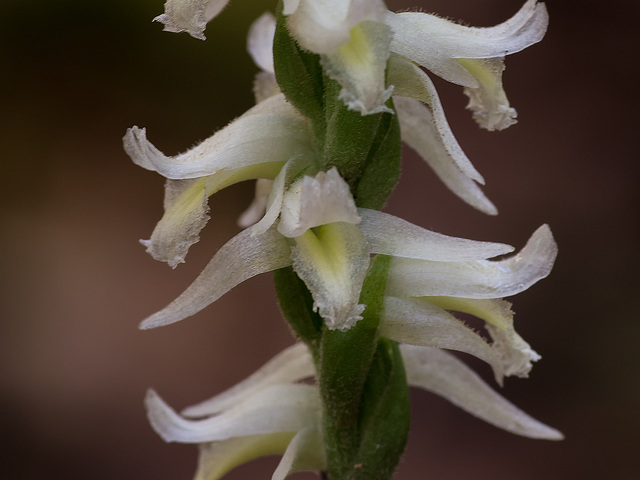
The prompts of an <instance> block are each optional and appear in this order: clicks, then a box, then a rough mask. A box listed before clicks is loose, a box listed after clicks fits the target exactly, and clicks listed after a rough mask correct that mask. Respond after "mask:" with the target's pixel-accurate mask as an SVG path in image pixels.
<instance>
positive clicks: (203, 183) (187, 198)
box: [141, 162, 283, 268]
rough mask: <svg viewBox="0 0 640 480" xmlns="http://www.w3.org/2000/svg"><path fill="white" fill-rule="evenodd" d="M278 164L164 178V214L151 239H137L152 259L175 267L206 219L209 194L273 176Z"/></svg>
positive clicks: (278, 166) (280, 166)
mask: <svg viewBox="0 0 640 480" xmlns="http://www.w3.org/2000/svg"><path fill="white" fill-rule="evenodd" d="M282 166H283V162H271V163H262V164H259V165H253V166H249V167H244V168H238V169H235V170H227V171H222V172H218V173H216V174H213V175H208V176H206V177H200V178H194V179H187V180H167V181H166V182H165V194H164V215H163V216H162V219H161V220H160V221H159V222H158V224H157V225H156V227H155V229H154V230H153V233H152V234H151V238H150V239H149V240H141V243H142V244H143V245H144V246H146V247H147V252H148V253H149V254H151V256H153V258H155V259H156V260H160V261H163V262H167V263H168V264H169V265H170V266H171V267H174V268H175V267H176V265H178V264H179V263H182V262H184V258H185V256H186V255H187V252H188V251H189V247H191V245H193V244H194V243H196V242H197V241H198V240H199V239H200V230H202V228H204V226H205V225H206V223H207V221H208V220H209V215H208V211H209V206H208V202H207V201H208V197H209V196H211V195H213V194H214V193H216V192H217V191H219V190H221V189H223V188H225V187H227V186H229V185H232V184H234V183H238V182H241V181H244V180H249V179H253V178H259V177H263V178H274V177H275V176H276V175H277V174H278V172H279V171H280V170H281V169H282Z"/></svg>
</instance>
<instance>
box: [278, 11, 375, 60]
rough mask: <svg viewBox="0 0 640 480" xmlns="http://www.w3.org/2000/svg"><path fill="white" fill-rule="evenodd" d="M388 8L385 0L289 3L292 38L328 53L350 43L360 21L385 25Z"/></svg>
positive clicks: (312, 48)
mask: <svg viewBox="0 0 640 480" xmlns="http://www.w3.org/2000/svg"><path fill="white" fill-rule="evenodd" d="M385 11H386V8H385V6H384V3H383V2H382V1H381V0H297V1H285V2H284V10H283V13H284V14H285V15H288V17H287V27H288V28H289V31H290V32H291V35H292V36H293V37H294V38H295V39H296V40H297V42H298V43H299V44H300V46H302V48H304V49H306V50H310V51H312V52H314V53H319V54H326V53H331V52H333V51H335V50H336V49H337V48H338V47H340V46H341V45H343V44H345V43H347V42H348V41H349V38H350V32H351V29H352V28H353V27H355V26H356V25H357V24H359V23H360V22H364V21H367V20H370V21H376V22H383V21H384V14H385Z"/></svg>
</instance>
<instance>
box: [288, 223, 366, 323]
mask: <svg viewBox="0 0 640 480" xmlns="http://www.w3.org/2000/svg"><path fill="white" fill-rule="evenodd" d="M295 242H296V244H295V246H292V247H291V258H292V259H293V268H294V270H295V271H296V273H297V274H298V276H299V277H300V278H301V279H302V280H303V281H304V283H305V284H306V285H307V288H309V291H310V292H311V295H312V296H313V309H314V310H315V311H318V312H319V313H320V315H321V316H322V318H323V319H324V321H325V324H326V325H327V327H328V328H330V329H332V330H333V329H340V330H342V331H346V330H348V329H349V328H351V327H352V326H353V325H355V323H356V322H357V321H358V320H361V319H362V316H361V315H360V314H361V313H362V312H363V311H364V305H361V304H359V303H358V300H359V299H360V290H361V289H362V285H363V283H364V277H365V275H366V274H367V268H368V267H369V251H368V249H367V243H366V241H365V238H364V235H363V234H362V232H361V231H360V230H359V229H358V227H357V226H355V225H353V224H351V223H346V222H335V223H328V224H326V225H321V226H319V227H316V228H315V229H313V230H311V229H309V230H307V231H306V232H305V233H304V234H302V235H301V236H299V237H296V238H295Z"/></svg>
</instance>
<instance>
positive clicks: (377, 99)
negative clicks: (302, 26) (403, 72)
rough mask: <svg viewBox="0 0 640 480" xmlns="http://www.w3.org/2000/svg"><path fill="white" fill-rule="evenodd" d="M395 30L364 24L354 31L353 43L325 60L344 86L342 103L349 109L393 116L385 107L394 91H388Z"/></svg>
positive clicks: (340, 48) (366, 113) (348, 43)
mask: <svg viewBox="0 0 640 480" xmlns="http://www.w3.org/2000/svg"><path fill="white" fill-rule="evenodd" d="M390 42H391V30H390V29H389V27H387V26H386V25H385V24H384V23H379V22H370V21H367V22H362V23H360V24H358V25H356V26H355V27H353V28H352V29H351V32H350V39H349V41H348V42H346V43H344V44H342V45H341V46H340V47H339V48H337V49H336V50H335V51H333V52H331V53H328V54H325V55H323V56H322V66H323V67H324V71H325V72H326V74H327V75H329V77H331V78H333V79H334V80H336V81H337V82H338V83H339V84H340V85H341V86H342V90H341V91H340V96H339V98H340V100H342V101H343V102H344V103H345V105H346V106H347V108H349V109H350V110H355V111H357V112H360V113H361V114H362V115H371V114H375V113H381V112H389V113H393V110H391V109H390V108H389V107H387V106H386V105H385V103H386V102H387V100H389V98H391V93H392V92H393V87H389V88H385V70H386V68H387V59H388V58H389V44H390Z"/></svg>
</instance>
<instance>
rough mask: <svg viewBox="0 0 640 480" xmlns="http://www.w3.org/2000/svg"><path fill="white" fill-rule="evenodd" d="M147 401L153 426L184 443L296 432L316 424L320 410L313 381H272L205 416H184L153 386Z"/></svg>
mask: <svg viewBox="0 0 640 480" xmlns="http://www.w3.org/2000/svg"><path fill="white" fill-rule="evenodd" d="M145 404H146V406H147V415H148V417H149V422H150V423H151V425H152V427H153V428H154V430H155V431H156V432H157V433H158V434H159V435H160V436H161V437H162V438H163V439H164V440H165V441H166V442H182V443H203V442H213V441H220V440H227V439H229V438H234V437H244V436H247V435H256V434H265V433H277V432H297V431H299V430H302V429H303V428H305V427H307V426H309V425H315V424H316V422H317V421H318V415H319V412H320V398H319V396H318V389H317V387H314V386H311V385H273V386H271V387H268V388H266V389H264V390H262V391H260V392H257V393H256V394H255V395H253V396H251V397H249V398H246V399H244V401H242V402H240V403H238V404H236V405H234V406H233V407H231V408H230V409H228V410H226V411H224V412H223V413H221V414H219V415H217V416H215V417H211V418H207V419H204V420H187V419H185V418H183V417H181V416H180V415H178V414H177V413H176V412H175V411H173V409H171V407H169V406H168V405H167V404H166V403H165V402H164V401H163V400H162V399H161V398H160V397H159V396H158V394H157V393H155V392H154V391H153V390H150V391H149V392H148V393H147V397H146V399H145Z"/></svg>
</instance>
